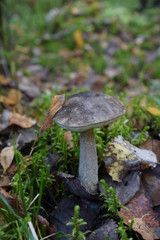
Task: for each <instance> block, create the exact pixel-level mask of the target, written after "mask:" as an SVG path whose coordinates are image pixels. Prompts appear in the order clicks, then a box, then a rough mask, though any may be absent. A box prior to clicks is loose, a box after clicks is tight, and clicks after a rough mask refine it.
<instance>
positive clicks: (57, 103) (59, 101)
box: [40, 94, 65, 132]
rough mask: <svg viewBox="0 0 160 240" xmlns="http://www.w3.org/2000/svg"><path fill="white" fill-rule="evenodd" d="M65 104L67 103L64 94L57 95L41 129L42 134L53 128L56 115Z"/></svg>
mask: <svg viewBox="0 0 160 240" xmlns="http://www.w3.org/2000/svg"><path fill="white" fill-rule="evenodd" d="M64 103H65V95H64V94H61V95H56V96H54V97H53V98H52V101H51V105H50V108H49V111H48V113H47V116H46V118H45V120H44V122H43V124H42V126H41V128H40V132H43V131H45V130H46V129H48V128H50V127H51V126H52V123H53V117H54V115H55V114H56V113H57V112H58V111H59V110H60V109H61V108H62V107H63V105H64Z"/></svg>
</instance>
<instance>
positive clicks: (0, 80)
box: [0, 74, 10, 85]
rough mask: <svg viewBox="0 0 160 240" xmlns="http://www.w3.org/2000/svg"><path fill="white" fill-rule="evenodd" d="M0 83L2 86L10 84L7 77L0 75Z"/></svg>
mask: <svg viewBox="0 0 160 240" xmlns="http://www.w3.org/2000/svg"><path fill="white" fill-rule="evenodd" d="M0 83H1V84H2V85H7V84H9V83H10V79H9V78H8V77H6V76H4V75H1V74H0Z"/></svg>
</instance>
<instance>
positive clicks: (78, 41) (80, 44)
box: [73, 30, 84, 48]
mask: <svg viewBox="0 0 160 240" xmlns="http://www.w3.org/2000/svg"><path fill="white" fill-rule="evenodd" d="M73 37H74V40H75V42H76V44H77V47H79V48H81V47H83V45H84V41H83V38H82V33H81V31H79V30H76V31H75V32H74V33H73Z"/></svg>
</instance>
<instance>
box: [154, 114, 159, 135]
mask: <svg viewBox="0 0 160 240" xmlns="http://www.w3.org/2000/svg"><path fill="white" fill-rule="evenodd" d="M153 129H154V132H155V133H157V132H158V131H159V130H160V116H156V117H155V118H154V120H153Z"/></svg>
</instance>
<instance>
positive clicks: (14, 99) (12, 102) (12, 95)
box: [5, 89, 22, 106]
mask: <svg viewBox="0 0 160 240" xmlns="http://www.w3.org/2000/svg"><path fill="white" fill-rule="evenodd" d="M21 96H22V94H21V92H20V91H19V90H16V89H11V90H10V91H9V93H8V96H7V97H6V99H5V104H6V105H7V106H16V105H17V104H18V103H19V102H20V100H21Z"/></svg>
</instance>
